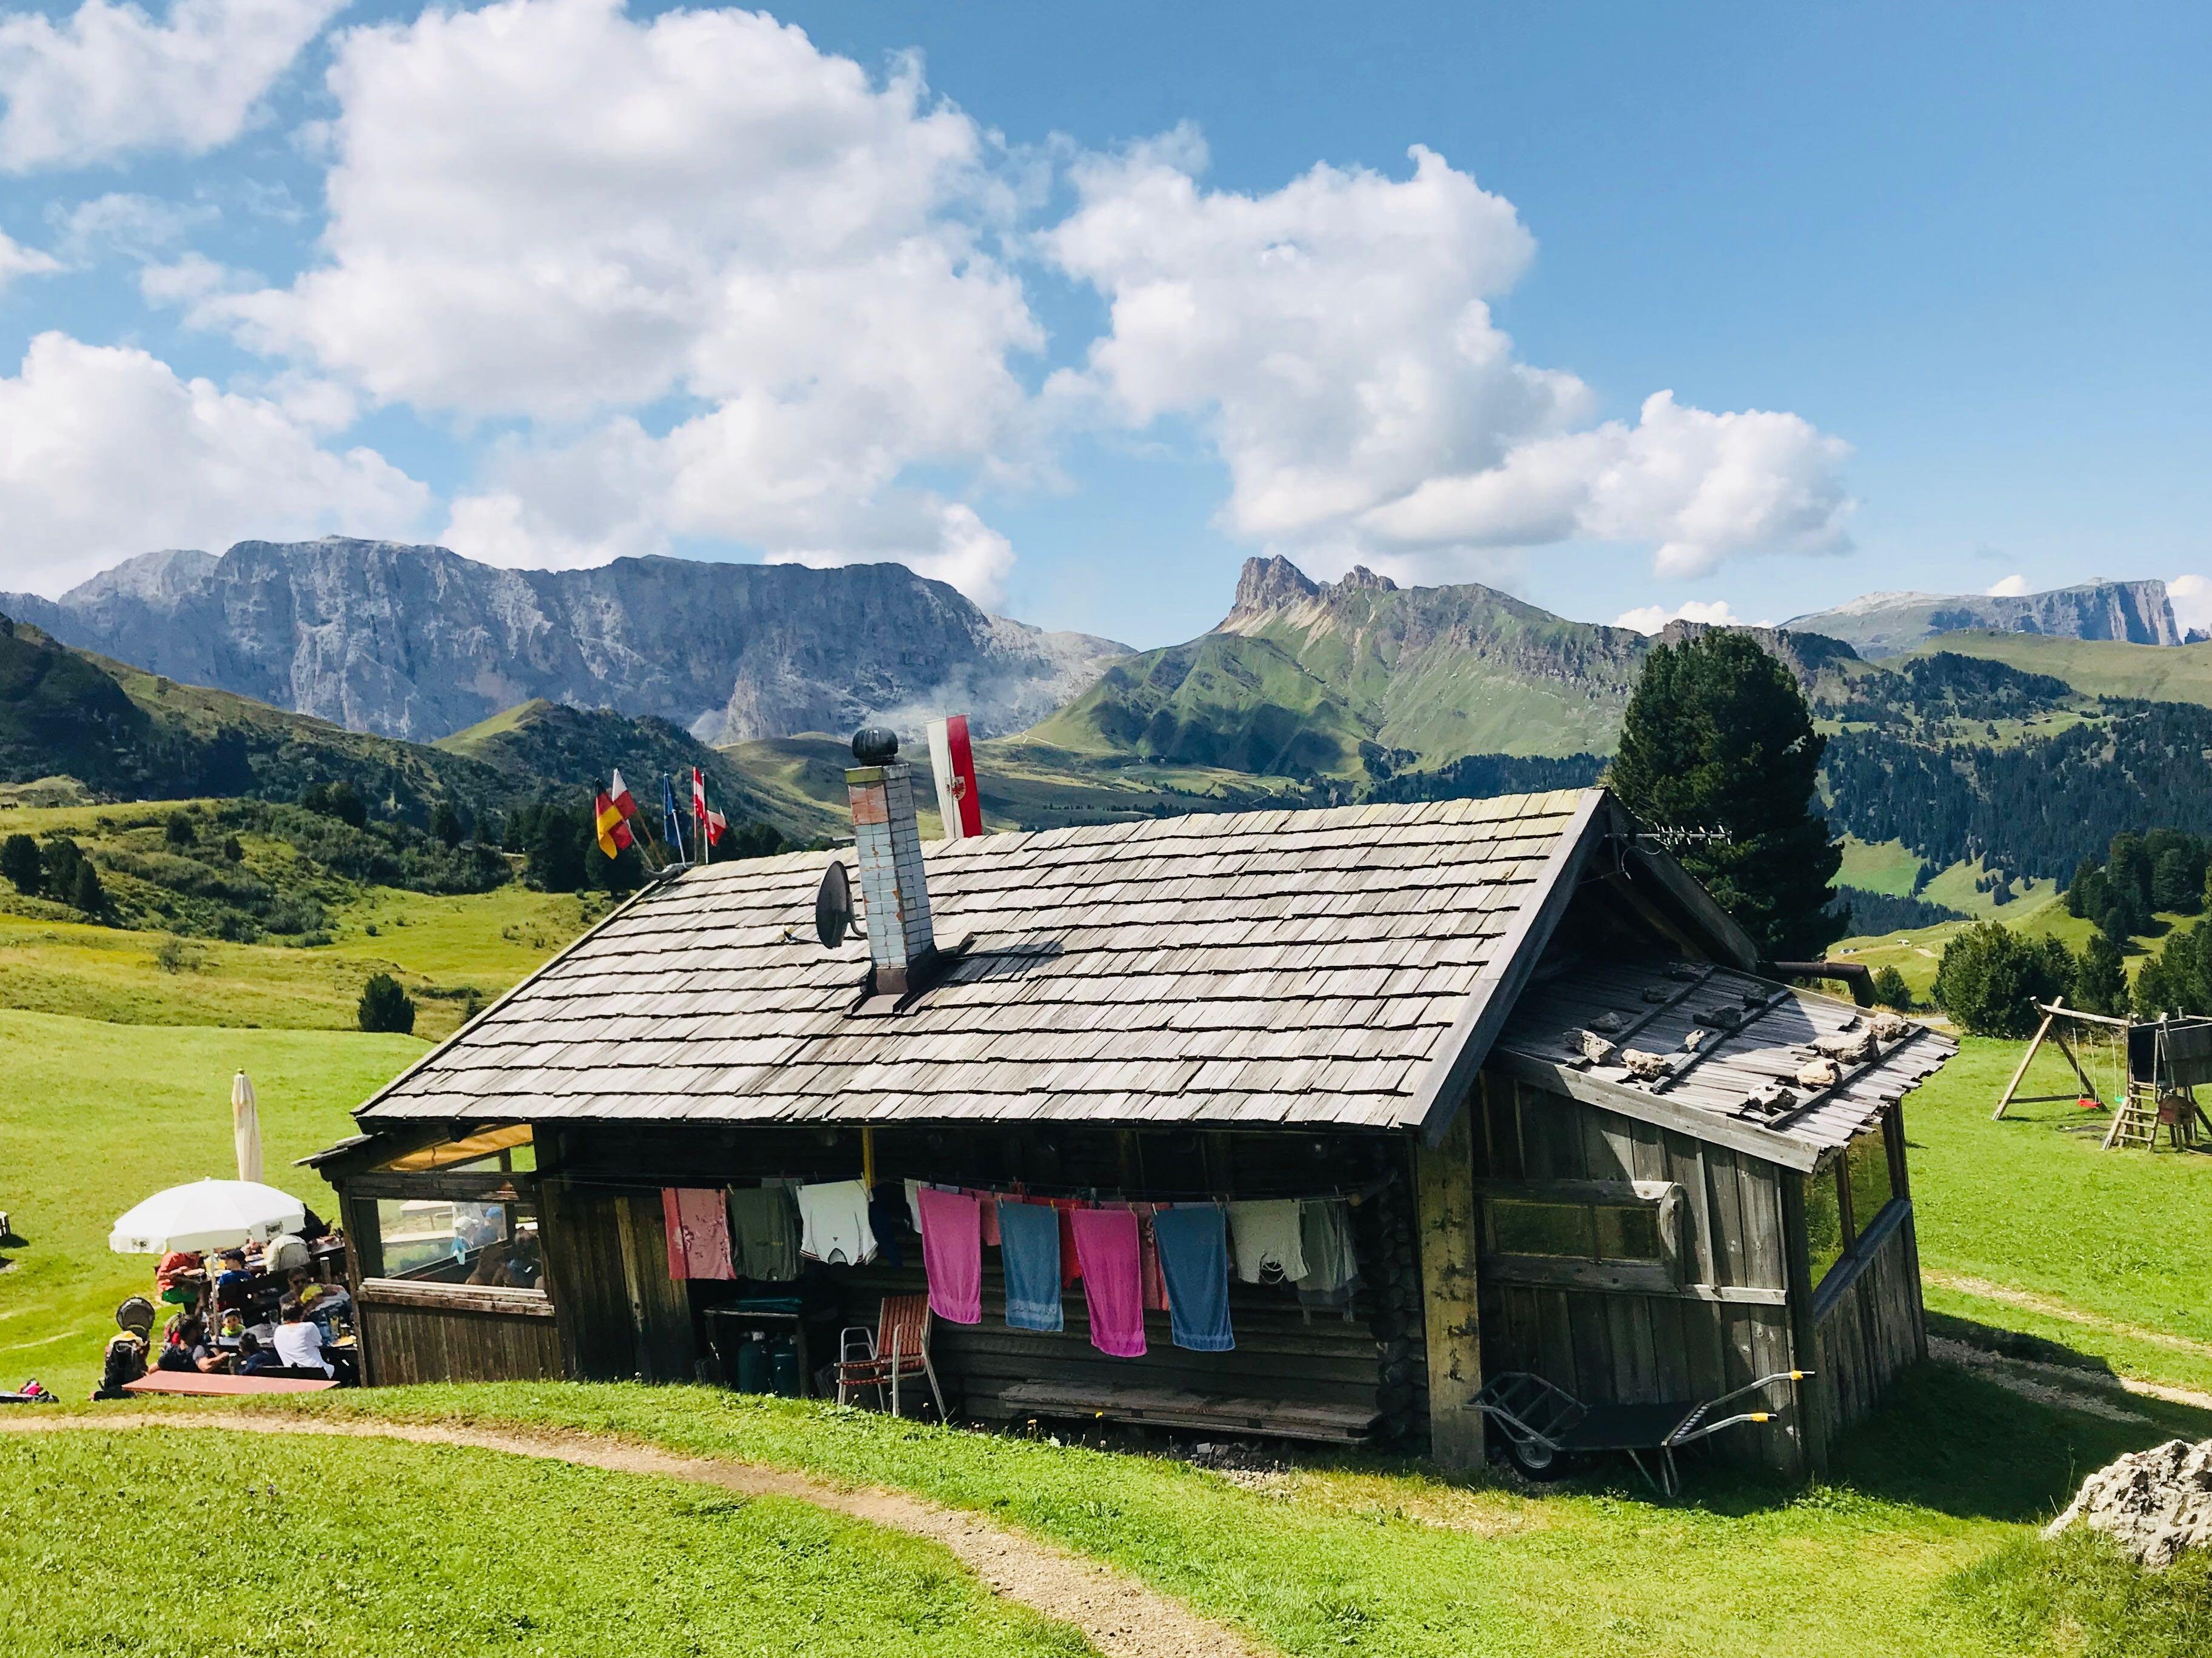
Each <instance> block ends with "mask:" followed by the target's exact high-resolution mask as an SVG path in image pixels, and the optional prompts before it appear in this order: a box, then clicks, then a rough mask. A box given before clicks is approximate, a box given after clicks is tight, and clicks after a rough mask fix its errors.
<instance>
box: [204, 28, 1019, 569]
mask: <svg viewBox="0 0 2212 1658" xmlns="http://www.w3.org/2000/svg"><path fill="white" fill-rule="evenodd" d="M330 85H331V92H332V94H333V95H334V96H335V98H336V100H337V115H336V117H335V118H334V119H333V121H332V123H331V129H330V142H331V145H332V147H333V148H332V152H331V153H332V155H333V156H334V158H335V159H334V161H333V163H332V167H331V173H330V176H329V179H328V186H327V196H328V200H329V203H330V222H329V226H328V229H327V231H326V233H325V239H324V240H325V246H326V248H327V250H328V254H329V257H328V259H327V261H326V262H325V263H324V264H320V265H319V266H318V267H316V268H315V269H313V270H309V271H308V272H307V273H306V274H305V275H303V276H301V277H300V278H299V279H298V280H297V281H296V282H295V283H294V284H293V285H292V286H291V287H290V288H283V289H272V290H264V291H263V292H259V293H256V294H252V295H243V296H237V297H233V298H228V299H223V300H219V301H214V302H212V303H211V304H210V307H208V314H219V315H222V316H225V317H228V319H230V321H231V322H232V324H233V325H234V327H235V329H236V330H237V331H238V333H239V337H240V338H241V339H242V340H243V341H244V342H245V343H248V344H249V345H251V346H253V347H255V348H257V349H262V350H264V351H269V352H279V353H284V354H288V355H291V356H292V357H294V358H295V360H298V361H304V362H310V363H313V365H315V366H316V367H318V368H319V369H320V370H321V371H322V372H324V373H325V374H331V375H336V376H341V377H343V378H346V379H349V380H352V381H353V382H355V383H356V384H357V385H359V386H361V387H362V389H363V390H364V391H365V392H367V393H368V395H369V396H370V397H372V398H375V399H377V400H380V401H384V402H392V403H404V404H410V405H412V406H414V407H416V408H417V409H422V410H442V411H448V412H450V413H453V414H454V415H456V416H459V417H461V418H464V419H468V418H474V417H484V416H521V417H523V418H524V419H526V421H529V422H534V423H535V426H534V430H536V431H538V432H546V431H552V432H561V431H563V430H564V429H565V431H567V432H568V433H570V434H573V433H574V431H576V430H579V429H592V428H597V429H598V431H599V435H595V436H594V437H593V438H592V440H590V442H589V443H588V444H585V445H581V446H578V445H573V444H562V443H560V442H556V441H555V440H552V439H544V440H532V444H526V445H525V446H523V448H522V449H517V448H514V447H509V448H508V449H506V450H504V451H502V452H501V457H500V463H499V465H497V466H496V467H495V469H494V470H495V472H496V473H497V474H498V478H497V481H496V483H495V484H494V485H490V486H488V487H487V489H485V490H484V492H483V494H482V495H479V496H477V497H472V498H471V499H470V500H469V501H464V502H459V503H457V504H456V506H455V509H454V513H455V520H456V524H457V525H458V526H459V527H458V528H457V530H456V534H457V535H459V536H466V537H472V538H474V539H475V541H476V542H477V544H478V545H479V546H481V547H483V548H487V549H498V550H500V551H501V556H503V557H507V558H510V559H513V560H517V561H524V562H534V561H549V560H550V561H557V562H573V561H574V560H578V559H590V558H596V557H599V556H611V553H612V552H613V551H614V550H623V549H628V548H632V547H635V546H637V545H658V544H662V543H663V542H665V541H666V540H668V539H669V538H670V537H684V536H690V535H712V536H716V537H725V538H728V539H732V540H735V541H738V542H741V543H744V544H750V545H752V546H755V547H757V548H759V549H760V550H763V552H764V553H766V554H768V555H769V556H778V557H783V556H803V557H809V558H835V559H845V558H850V557H855V556H894V555H895V556H901V557H905V558H908V560H909V562H917V563H921V562H925V561H932V560H934V561H940V562H945V568H957V569H960V570H962V571H963V572H973V571H975V570H977V569H980V568H986V567H987V566H989V565H990V564H991V563H992V562H993V561H992V560H990V559H987V558H984V559H979V558H978V557H976V556H975V553H974V548H975V546H976V544H977V541H976V537H975V534H974V532H973V531H970V530H969V528H968V527H967V525H966V520H965V519H959V518H958V517H957V515H953V516H951V517H948V516H947V514H946V513H945V511H944V510H942V508H941V504H940V503H938V502H937V501H935V498H934V497H933V496H932V495H929V494H928V493H927V492H926V491H923V490H920V489H915V487H914V486H912V485H911V484H910V483H908V482H907V481H906V480H907V475H908V472H909V470H910V469H916V468H921V467H955V468H975V469H981V470H985V471H1017V470H1019V468H1020V465H1021V457H1022V455H1023V453H1024V450H1025V447H1026V446H1027V441H1028V439H1027V428H1028V424H1029V399H1028V397H1027V394H1026V392H1025V391H1024V386H1023V385H1022V383H1021V381H1020V380H1019V379H1018V376H1017V375H1016V374H1015V373H1014V371H1013V369H1012V367H1011V366H1010V358H1011V357H1012V356H1013V355H1017V354H1020V353H1024V352H1028V351H1032V350H1035V349H1040V348H1041V347H1042V344H1043V334H1042V330H1041V328H1040V327H1039V326H1038V325H1037V323H1036V319H1035V318H1034V317H1033V316H1032V315H1031V313H1030V309H1029V306H1028V302H1027V300H1026V298H1025V296H1024V293H1023V290H1022V287H1021V284H1020V282H1018V279H1017V278H1016V277H1015V276H1013V275H1012V273H1011V272H1010V271H1009V270H1008V269H1007V268H1006V265H1005V264H1004V263H1003V262H1002V261H1001V260H1000V258H997V257H995V256H994V252H992V250H991V238H992V234H993V232H994V229H995V228H997V227H999V226H1000V225H1002V224H1003V223H1004V222H1006V215H1007V213H1008V212H1009V211H1010V210H1011V206H1012V199H1013V197H1012V186H1011V185H1008V184H1007V183H1006V182H1005V181H1004V179H1002V178H1001V177H1000V174H999V173H998V172H996V171H994V162H995V161H996V159H997V158H996V152H995V149H994V140H993V139H992V138H991V137H989V135H987V134H986V133H984V132H983V131H981V129H979V128H978V127H977V126H976V125H975V123H974V122H973V121H971V120H970V119H969V118H968V117H967V116H966V115H964V114H963V113H961V112H959V111H957V109H953V108H951V107H949V106H945V105H942V104H939V103H935V102H933V100H931V99H930V97H929V96H928V94H927V89H926V88H925V87H924V86H923V84H922V82H921V76H920V74H919V70H918V69H917V67H916V66H915V65H914V64H911V63H902V64H899V65H898V66H896V68H895V69H894V70H893V71H892V72H891V74H890V76H888V78H886V79H884V80H882V81H880V82H878V81H872V79H871V78H870V77H869V76H868V75H867V74H866V72H864V71H863V70H861V69H860V67H859V66H858V65H857V64H854V63H852V62H851V61H849V60H848V59H845V58H837V57H833V56H829V55H825V54H823V53H822V52H817V50H816V49H815V48H814V46H812V45H811V43H810V42H809V41H808V40H807V39H806V37H805V34H804V33H801V32H800V31H799V30H798V29H796V28H792V27H785V26H783V25H781V24H779V23H777V22H776V21H774V20H773V19H771V18H769V17H766V16H758V15H752V14H750V13H745V12H732V11H684V12H672V13H668V14H665V15H660V16H659V17H657V18H653V19H650V20H644V19H633V18H631V17H629V15H626V13H625V12H624V10H623V6H622V4H621V3H620V0H504V3H500V4H495V5H492V6H489V7H487V8H485V9H482V10H479V11H473V12H461V13H447V12H440V11H433V12H428V13H425V14H424V15H422V16H421V17H419V18H417V19H416V20H415V21H412V22H410V23H406V24H404V25H394V26H388V27H376V28H364V29H358V30H355V31H353V32H351V33H348V34H346V35H344V36H343V37H342V39H340V41H339V42H338V45H337V52H336V58H335V61H334V64H333V66H332V69H331V77H330ZM668 398H678V399H681V400H683V401H684V403H686V404H689V405H690V410H691V411H696V412H689V411H687V412H688V417H687V418H685V419H684V420H682V421H681V422H679V423H678V425H677V426H676V428H674V430H673V431H672V432H670V433H669V434H667V435H666V436H665V437H663V438H659V439H654V438H648V437H647V436H646V434H645V431H644V428H643V427H642V426H641V425H639V424H638V423H637V422H638V421H639V420H641V419H644V418H647V416H650V414H651V412H652V411H653V410H654V408H655V406H656V405H659V404H661V403H662V402H663V400H664V399H668ZM610 417H612V418H613V421H614V422H615V423H614V424H612V425H609V424H608V423H607V422H608V421H609V418H610ZM532 446H534V449H535V458H534V459H533V455H532V453H531V452H525V450H528V449H531V448H532ZM598 446H607V447H608V448H610V449H611V452H612V453H611V455H603V456H597V457H594V456H590V455H588V454H586V451H587V450H589V449H591V448H594V447H598ZM577 465H582V466H583V467H584V468H585V470H586V472H587V473H588V474H589V475H590V477H591V479H592V482H591V483H590V485H589V487H587V488H586V487H580V486H579V485H578V484H577V483H575V482H574V479H573V478H571V477H568V473H569V472H571V471H572V470H573V469H574V467H575V466H577ZM638 489H656V490H659V491H660V492H661V493H660V494H659V495H657V496H653V497H641V496H638V495H629V494H626V493H625V492H628V491H634V490H638ZM610 490H613V491H614V492H615V493H616V494H617V495H623V499H622V500H621V501H620V502H619V504H618V505H617V504H614V503H612V502H611V501H609V500H608V499H607V495H608V492H609V491H610ZM963 510H964V509H963ZM972 516H973V514H972V513H969V518H972ZM887 524H902V525H905V526H906V529H905V530H904V531H899V532H892V531H888V530H887V529H886V527H885V526H886V525H887Z"/></svg>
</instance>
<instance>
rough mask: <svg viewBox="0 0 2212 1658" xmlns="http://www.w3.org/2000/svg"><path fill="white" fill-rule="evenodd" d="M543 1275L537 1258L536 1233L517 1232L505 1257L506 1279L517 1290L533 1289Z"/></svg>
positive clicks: (542, 1268) (542, 1269)
mask: <svg viewBox="0 0 2212 1658" xmlns="http://www.w3.org/2000/svg"><path fill="white" fill-rule="evenodd" d="M543 1277H544V1267H543V1266H540V1265H539V1264H538V1234H537V1233H535V1232H518V1233H517V1234H516V1235H515V1237H514V1242H513V1246H512V1248H511V1249H510V1250H509V1252H508V1254H507V1282H508V1283H509V1284H513V1286H514V1287H515V1288H516V1289H518V1290H535V1289H536V1288H538V1280H539V1279H540V1278H543Z"/></svg>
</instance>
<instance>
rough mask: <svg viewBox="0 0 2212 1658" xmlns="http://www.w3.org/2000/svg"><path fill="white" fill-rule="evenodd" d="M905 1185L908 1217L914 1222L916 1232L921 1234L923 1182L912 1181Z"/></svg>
mask: <svg viewBox="0 0 2212 1658" xmlns="http://www.w3.org/2000/svg"><path fill="white" fill-rule="evenodd" d="M904 1184H905V1186H906V1212H907V1216H908V1218H909V1219H910V1220H912V1221H913V1222H914V1230H915V1231H917V1232H919V1231H921V1181H918V1180H910V1181H906V1182H904Z"/></svg>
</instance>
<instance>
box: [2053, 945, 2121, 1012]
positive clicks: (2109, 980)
mask: <svg viewBox="0 0 2212 1658" xmlns="http://www.w3.org/2000/svg"><path fill="white" fill-rule="evenodd" d="M2067 999H2068V1000H2069V1001H2070V1002H2071V1003H2072V1004H2073V1005H2075V1007H2078V1008H2081V1010H2082V1011H2085V1012H2088V1013H2124V1012H2126V1011H2128V969H2127V965H2126V963H2125V962H2124V960H2123V959H2122V957H2121V955H2120V946H2119V945H2118V943H2117V942H2115V941H2114V940H2113V939H2112V938H2109V937H2107V936H2106V934H2104V933H2102V932H2093V933H2091V934H2090V935H2089V942H2088V944H2087V945H2086V946H2084V947H2083V949H2082V951H2081V965H2080V966H2079V967H2078V968H2076V969H2075V974H2074V989H2073V993H2072V994H2071V995H2069V997H2068V998H2067Z"/></svg>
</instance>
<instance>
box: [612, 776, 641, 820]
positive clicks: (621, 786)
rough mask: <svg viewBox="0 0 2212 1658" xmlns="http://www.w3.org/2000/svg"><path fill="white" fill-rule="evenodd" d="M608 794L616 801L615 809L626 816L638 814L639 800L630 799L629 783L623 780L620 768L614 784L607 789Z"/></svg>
mask: <svg viewBox="0 0 2212 1658" xmlns="http://www.w3.org/2000/svg"><path fill="white" fill-rule="evenodd" d="M607 794H608V797H609V798H610V799H612V800H613V801H614V803H615V810H616V811H618V812H620V813H621V814H622V815H623V817H625V818H629V817H636V816H637V802H636V801H635V800H633V799H630V795H629V784H627V783H625V782H623V780H622V773H621V772H620V771H619V770H617V772H616V773H615V782H614V786H613V787H612V788H611V789H609V790H608V791H607Z"/></svg>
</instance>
